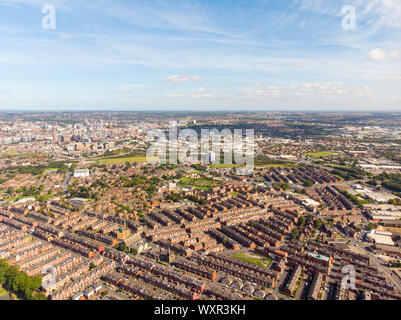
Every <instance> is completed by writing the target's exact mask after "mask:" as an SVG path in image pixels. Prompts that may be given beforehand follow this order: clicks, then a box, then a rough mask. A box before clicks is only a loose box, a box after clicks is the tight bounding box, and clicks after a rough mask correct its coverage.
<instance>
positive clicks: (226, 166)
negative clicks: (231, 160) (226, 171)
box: [210, 163, 241, 169]
mask: <svg viewBox="0 0 401 320" xmlns="http://www.w3.org/2000/svg"><path fill="white" fill-rule="evenodd" d="M240 166H241V165H240V164H224V163H222V164H213V165H211V166H210V167H211V168H213V169H217V168H238V167H240Z"/></svg>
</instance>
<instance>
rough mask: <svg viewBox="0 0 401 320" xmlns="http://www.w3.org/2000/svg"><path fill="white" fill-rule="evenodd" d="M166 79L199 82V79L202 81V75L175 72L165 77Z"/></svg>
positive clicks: (168, 80) (178, 81)
mask: <svg viewBox="0 0 401 320" xmlns="http://www.w3.org/2000/svg"><path fill="white" fill-rule="evenodd" d="M164 81H166V82H169V83H186V82H190V81H193V82H197V81H202V77H201V76H190V75H188V74H187V73H185V72H182V73H181V74H179V75H178V74H174V75H171V76H169V77H167V78H166V79H164Z"/></svg>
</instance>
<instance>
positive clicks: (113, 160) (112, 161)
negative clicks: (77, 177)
mask: <svg viewBox="0 0 401 320" xmlns="http://www.w3.org/2000/svg"><path fill="white" fill-rule="evenodd" d="M148 160H158V158H156V157H149V159H148V158H147V157H143V156H142V157H128V158H110V159H99V162H100V163H106V164H118V163H125V162H131V163H133V162H148Z"/></svg>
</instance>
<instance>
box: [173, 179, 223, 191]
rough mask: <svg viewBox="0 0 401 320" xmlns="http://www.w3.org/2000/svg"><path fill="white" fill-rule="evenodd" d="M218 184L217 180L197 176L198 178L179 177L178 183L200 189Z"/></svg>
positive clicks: (207, 188)
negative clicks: (179, 181)
mask: <svg viewBox="0 0 401 320" xmlns="http://www.w3.org/2000/svg"><path fill="white" fill-rule="evenodd" d="M218 184H219V183H218V182H217V181H213V180H209V179H204V178H199V179H193V178H181V183H180V184H179V186H180V187H186V186H194V187H195V188H197V189H200V190H210V189H211V188H213V187H215V186H217V185H218Z"/></svg>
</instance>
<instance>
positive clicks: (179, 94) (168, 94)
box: [165, 92, 187, 99]
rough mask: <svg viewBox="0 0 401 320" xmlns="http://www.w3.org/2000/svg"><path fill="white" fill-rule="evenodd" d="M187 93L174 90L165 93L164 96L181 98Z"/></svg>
mask: <svg viewBox="0 0 401 320" xmlns="http://www.w3.org/2000/svg"><path fill="white" fill-rule="evenodd" d="M186 96H187V95H186V94H185V93H183V92H176V93H166V95H165V97H166V98H167V99H181V98H185V97H186Z"/></svg>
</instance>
